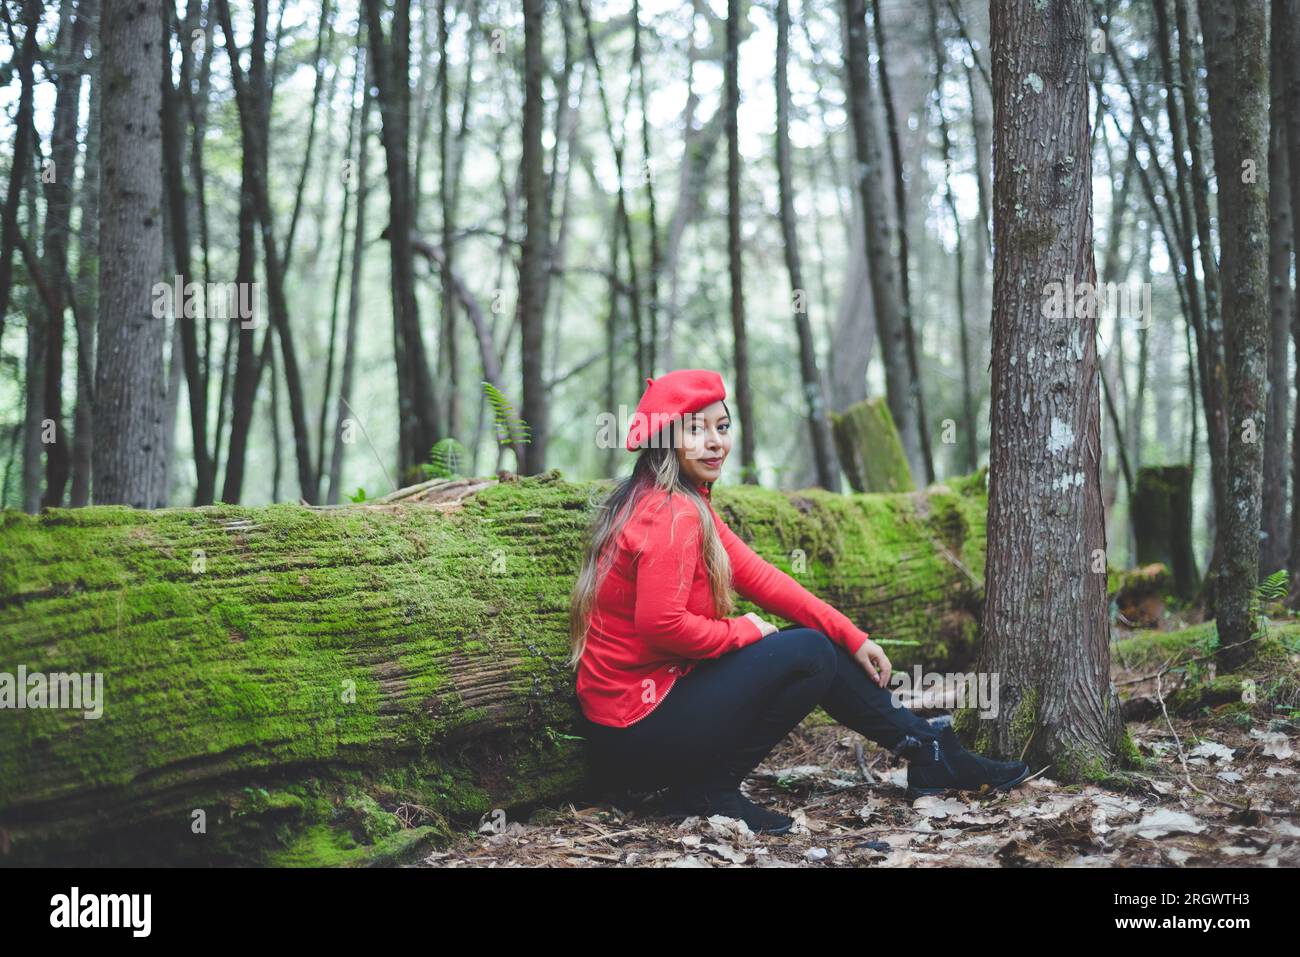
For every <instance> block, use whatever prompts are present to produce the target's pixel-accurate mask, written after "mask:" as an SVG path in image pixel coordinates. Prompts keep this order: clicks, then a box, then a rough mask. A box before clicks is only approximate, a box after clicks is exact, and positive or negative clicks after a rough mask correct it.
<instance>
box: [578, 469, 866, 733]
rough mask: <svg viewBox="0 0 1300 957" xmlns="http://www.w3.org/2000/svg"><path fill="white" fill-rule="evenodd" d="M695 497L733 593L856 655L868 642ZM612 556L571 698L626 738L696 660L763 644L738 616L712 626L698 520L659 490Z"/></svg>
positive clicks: (647, 497) (681, 500) (641, 506)
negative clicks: (725, 560)
mask: <svg viewBox="0 0 1300 957" xmlns="http://www.w3.org/2000/svg"><path fill="white" fill-rule="evenodd" d="M699 488H700V491H701V493H702V494H703V495H704V497H705V501H706V502H709V512H710V514H711V515H712V516H713V524H714V525H715V526H716V528H717V530H718V534H719V535H720V536H721V538H722V545H723V547H724V548H725V549H726V551H727V555H728V556H729V557H730V558H731V570H732V585H733V587H734V588H735V590H736V592H737V593H738V594H740V595H741V596H742V597H744V598H746V599H748V600H749V601H752V602H753V603H754V604H756V605H758V606H759V607H760V608H763V609H764V610H766V611H770V612H773V613H774V614H777V615H780V616H781V617H782V618H786V619H789V620H791V621H793V622H796V623H798V624H800V625H803V626H804V627H807V628H816V629H817V630H819V631H821V632H823V633H825V634H826V635H827V637H829V638H830V639H831V640H832V641H834V642H835V643H836V644H838V645H842V646H843V647H844V648H846V649H848V651H849V652H850V653H856V652H857V650H858V648H859V647H861V645H862V643H863V642H864V641H866V640H867V633H866V632H865V631H863V630H861V629H860V628H858V627H857V626H856V625H854V624H853V622H851V621H850V620H849V619H848V617H847V616H845V615H844V614H842V613H841V612H839V611H836V610H835V609H834V608H832V607H831V606H830V605H828V604H826V602H824V601H822V600H821V599H820V598H818V597H817V596H816V595H814V594H812V592H810V591H808V590H807V589H806V588H804V587H803V586H802V585H800V584H799V583H798V582H797V581H795V580H794V579H793V578H791V577H790V576H789V575H787V574H786V573H785V572H783V571H781V570H780V569H779V568H777V567H776V566H775V565H772V564H771V563H769V562H767V561H764V560H763V559H762V558H760V557H759V556H758V555H757V554H755V552H754V551H753V550H752V549H751V548H750V547H749V546H748V545H746V544H745V543H744V542H743V541H741V539H740V538H739V536H737V535H736V534H735V532H733V531H732V530H731V529H730V528H728V527H727V524H726V523H725V522H723V521H722V519H721V518H720V517H719V516H718V513H717V512H715V511H713V505H712V502H711V501H710V498H709V495H710V490H709V487H708V485H707V484H701V485H700V486H699ZM642 546H644V550H643V551H641V552H640V554H639V555H638V554H637V551H638V549H640V548H641V547H642ZM613 547H614V556H613V564H612V566H610V568H609V570H608V572H606V573H605V574H604V576H603V577H602V579H601V582H600V585H599V588H598V591H597V593H596V601H595V606H594V608H593V609H592V614H591V621H590V623H589V624H588V626H587V645H586V648H585V650H584V651H583V654H582V658H581V660H580V661H579V663H578V676H577V694H578V700H579V703H580V704H581V706H582V711H583V713H584V714H585V715H586V716H587V717H588V718H589V719H590V720H592V721H594V722H596V723H597V724H605V725H612V726H613V727H618V728H625V727H627V726H628V725H630V724H634V723H635V722H637V721H640V720H641V719H642V718H644V717H645V716H646V715H648V714H649V713H650V712H651V711H653V710H654V708H655V706H656V705H657V704H658V703H659V702H660V701H662V700H663V699H664V696H665V695H667V694H668V692H669V691H670V690H671V689H672V686H673V683H674V682H675V681H676V680H677V679H678V678H679V677H681V676H682V675H686V674H689V673H690V672H691V671H692V670H694V668H695V666H696V665H697V664H698V663H699V659H703V658H717V657H719V656H721V655H724V654H726V653H727V652H729V651H735V650H736V649H737V648H744V647H745V646H746V645H751V644H753V643H754V642H756V641H759V640H760V639H761V638H762V637H763V635H762V633H761V632H760V631H759V629H758V626H757V625H755V624H754V623H753V622H752V621H751V620H750V619H748V618H746V617H744V616H743V615H741V616H738V617H736V618H718V617H717V610H716V606H715V605H714V603H713V593H712V590H711V589H710V587H709V577H708V571H707V570H706V568H705V566H704V561H703V557H702V554H701V551H700V519H699V514H698V512H697V511H696V509H695V506H694V505H693V504H692V503H691V502H689V501H687V499H686V497H685V496H683V495H681V494H680V493H678V494H676V495H674V496H672V501H671V502H670V501H669V495H668V493H667V492H665V491H663V490H662V489H658V488H652V489H651V490H650V491H649V492H647V493H645V494H644V495H643V496H642V497H641V499H640V501H638V502H637V504H636V508H635V511H634V513H633V514H632V515H631V516H630V517H629V518H628V521H627V523H626V524H625V525H624V526H623V529H622V531H621V532H620V533H619V535H618V538H617V540H616V541H615V542H614V543H613ZM607 559H608V556H606V560H607ZM602 567H603V566H602Z"/></svg>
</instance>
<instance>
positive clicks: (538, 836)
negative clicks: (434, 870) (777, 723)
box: [422, 628, 1300, 867]
mask: <svg viewBox="0 0 1300 957" xmlns="http://www.w3.org/2000/svg"><path fill="white" fill-rule="evenodd" d="M1288 630H1289V628H1288ZM1135 648H1136V649H1137V650H1136V651H1135V650H1134V649H1135ZM1113 649H1114V650H1116V654H1114V655H1113V656H1112V657H1113V659H1114V666H1113V668H1112V679H1113V680H1114V681H1115V683H1116V685H1117V686H1118V687H1119V688H1120V691H1121V696H1122V697H1124V698H1130V697H1134V696H1137V697H1144V698H1145V699H1146V701H1147V702H1148V703H1149V706H1148V707H1146V708H1145V709H1135V710H1139V711H1141V710H1145V711H1146V712H1147V713H1148V715H1149V716H1147V717H1144V719H1143V720H1129V721H1128V729H1129V733H1130V735H1131V736H1132V739H1133V742H1134V744H1135V745H1136V746H1137V748H1138V750H1139V751H1140V753H1141V754H1142V756H1143V758H1145V759H1146V762H1145V765H1146V766H1145V767H1144V768H1143V769H1142V770H1141V771H1140V772H1137V773H1135V774H1133V775H1131V777H1130V782H1131V783H1130V786H1128V787H1111V786H1099V785H1095V784H1084V785H1078V784H1074V785H1067V784H1064V783H1062V782H1059V781H1056V780H1054V779H1052V778H1051V777H1050V776H1048V775H1047V774H1046V773H1044V772H1045V771H1046V770H1047V769H1043V770H1042V771H1039V772H1038V773H1036V774H1032V775H1031V777H1030V778H1029V779H1027V780H1026V781H1025V782H1024V783H1022V784H1020V785H1018V786H1016V787H1015V788H1014V789H1013V790H1012V791H1010V792H1007V793H1000V794H996V795H989V796H978V795H974V794H970V793H965V794H962V793H957V792H950V793H949V794H948V795H946V796H942V797H923V798H920V799H918V800H916V801H914V802H911V803H909V802H908V801H907V800H906V799H905V797H904V789H905V787H906V774H907V770H906V763H905V762H902V761H899V762H895V761H894V759H893V758H892V757H891V756H890V755H889V753H888V752H887V751H884V750H882V749H879V748H876V747H875V746H874V745H873V744H872V743H871V742H870V741H867V740H866V739H865V738H863V737H862V736H861V735H858V734H856V733H854V732H852V731H849V730H848V729H846V728H844V727H843V726H841V725H838V724H833V723H823V722H819V721H818V720H817V713H814V715H811V716H809V718H808V719H806V720H805V721H804V722H803V723H802V724H801V725H800V726H799V727H798V728H796V729H795V730H794V731H793V732H792V733H791V734H790V735H789V736H787V737H786V739H785V740H784V741H782V742H781V743H780V744H779V745H778V746H777V747H776V749H775V750H773V752H772V753H771V754H769V755H768V757H767V760H766V761H764V762H763V763H762V764H761V765H760V766H759V767H758V768H757V769H756V770H755V771H754V772H753V773H752V774H751V775H750V776H749V777H748V778H747V779H746V782H745V785H744V789H745V790H746V791H747V792H748V794H749V797H750V798H751V800H754V801H755V802H757V803H759V804H764V805H766V806H768V807H771V808H773V809H775V810H779V811H781V812H783V813H786V814H789V815H791V816H793V817H794V818H795V827H794V828H793V830H792V831H791V832H789V833H787V834H784V835H767V834H762V835H754V834H752V833H750V831H749V829H748V828H747V827H746V826H745V824H744V823H743V822H740V821H736V820H732V819H728V818H724V817H721V816H715V817H712V818H707V819H706V818H699V817H693V818H688V819H686V820H680V819H670V818H664V817H662V816H658V815H657V813H656V812H657V801H656V800H654V799H653V798H652V799H649V800H647V801H645V802H644V803H643V804H642V805H641V806H639V807H627V808H624V807H615V806H612V805H609V804H602V805H597V806H578V805H575V804H572V803H570V804H566V805H564V806H562V807H545V808H540V809H538V810H536V811H534V812H533V814H532V815H531V817H530V818H529V820H528V821H526V822H524V821H515V820H508V821H507V822H506V823H504V824H502V823H501V822H500V816H499V815H498V816H497V817H495V818H492V817H489V818H486V819H485V820H484V822H483V823H482V824H481V825H480V827H479V829H478V831H477V833H473V834H466V835H464V836H462V837H461V838H458V839H457V840H456V841H454V842H453V843H452V844H451V845H449V846H448V847H445V848H443V849H441V850H439V851H436V852H434V853H433V854H431V855H429V856H428V857H427V858H425V860H424V861H423V862H422V865H423V866H431V867H536V866H547V867H575V866H581V867H591V866H642V867H840V866H858V867H861V866H882V867H947V866H963V867H1005V866H1012V867H1016V866H1027V867H1036V866H1037V867H1043V866H1046V867H1058V866H1066V867H1145V866H1181V865H1188V866H1196V867H1219V866H1227V867H1242V866H1247V867H1279V866H1283V867H1286V866H1291V867H1294V866H1298V865H1300V820H1297V814H1300V721H1297V720H1296V713H1295V711H1294V709H1290V710H1287V709H1282V710H1281V711H1279V710H1277V709H1276V707H1275V705H1276V699H1275V697H1274V698H1267V695H1266V691H1267V690H1268V689H1269V688H1271V689H1273V691H1276V689H1277V687H1278V675H1277V668H1278V665H1279V661H1280V663H1281V667H1282V668H1283V669H1285V670H1286V671H1287V672H1288V673H1287V674H1286V675H1285V676H1284V679H1283V680H1284V681H1285V682H1286V687H1288V688H1294V678H1295V674H1296V673H1297V671H1300V668H1298V667H1297V666H1300V653H1297V648H1296V645H1295V643H1294V642H1293V641H1288V642H1286V643H1285V644H1284V645H1283V646H1282V650H1283V652H1284V654H1283V655H1282V656H1281V657H1278V656H1274V657H1273V658H1272V660H1271V662H1270V663H1268V664H1267V665H1265V666H1257V667H1256V668H1255V669H1254V672H1252V676H1253V677H1256V678H1257V679H1258V683H1259V688H1260V693H1261V700H1260V701H1259V702H1258V703H1255V702H1253V701H1252V702H1250V703H1249V704H1244V705H1243V704H1242V702H1241V701H1230V702H1226V703H1219V704H1217V705H1215V704H1209V703H1207V704H1201V703H1200V701H1201V700H1210V699H1197V701H1196V702H1195V703H1194V704H1193V705H1191V706H1188V705H1187V704H1186V697H1185V695H1186V691H1187V690H1188V689H1187V688H1184V689H1182V690H1183V692H1184V698H1183V699H1182V702H1183V703H1182V707H1181V710H1175V708H1174V707H1173V704H1174V703H1175V702H1177V701H1179V699H1178V698H1177V694H1178V690H1177V688H1178V685H1180V684H1184V685H1188V684H1190V685H1194V686H1196V688H1197V689H1208V688H1211V687H1213V686H1214V684H1215V680H1216V678H1215V675H1214V674H1213V669H1212V668H1210V669H1209V673H1208V674H1207V673H1205V670H1204V668H1198V666H1197V664H1196V663H1195V662H1192V663H1191V665H1190V667H1186V666H1185V667H1181V668H1177V669H1173V670H1171V671H1164V673H1163V674H1162V675H1161V678H1160V680H1159V684H1158V687H1156V686H1157V682H1155V681H1143V680H1140V679H1143V678H1145V677H1147V676H1149V675H1151V674H1154V673H1157V672H1159V671H1160V670H1161V669H1160V668H1159V667H1156V668H1154V669H1153V666H1152V662H1153V661H1155V662H1161V661H1163V663H1164V665H1165V666H1166V667H1167V666H1168V661H1167V660H1165V659H1163V658H1162V657H1161V656H1162V655H1163V654H1164V653H1165V652H1167V651H1168V647H1167V646H1161V645H1159V644H1158V643H1156V642H1150V643H1147V644H1142V643H1139V644H1136V645H1135V644H1134V643H1133V642H1131V641H1130V642H1124V643H1122V644H1120V645H1117V646H1113ZM1193 650H1198V649H1195V648H1194V649H1193ZM1183 657H1188V656H1187V655H1184V656H1183ZM1224 677H1225V676H1219V679H1218V680H1219V681H1220V682H1221V681H1222V679H1223V678H1224ZM1253 687H1254V686H1252V688H1253ZM1266 699H1267V700H1266ZM1162 700H1163V701H1164V702H1166V703H1168V704H1169V705H1170V706H1169V707H1164V708H1162V707H1161V703H1162ZM1127 710H1128V709H1127V708H1126V711H1127ZM1151 712H1154V713H1153V714H1152V713H1151ZM859 754H860V756H859ZM1035 770H1037V769H1035ZM1261 808H1263V809H1269V810H1260V809H1261ZM1273 812H1280V813H1273Z"/></svg>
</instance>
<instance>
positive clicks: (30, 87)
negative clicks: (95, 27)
mask: <svg viewBox="0 0 1300 957" xmlns="http://www.w3.org/2000/svg"><path fill="white" fill-rule="evenodd" d="M43 12H44V4H42V3H41V2H40V0H31V2H29V3H25V4H23V27H24V29H25V31H26V32H25V33H24V34H23V45H22V48H21V49H20V50H18V51H17V52H16V53H15V54H14V60H13V65H14V67H15V72H17V74H18V82H19V87H18V109H17V111H16V112H15V114H14V143H13V163H12V165H11V166H10V168H9V189H8V192H6V193H5V205H4V221H3V224H0V337H3V336H4V331H5V317H6V316H8V315H9V296H10V293H11V292H12V291H13V257H14V252H15V251H16V250H17V248H18V203H19V200H20V199H21V198H22V192H23V182H24V180H25V179H26V178H27V175H28V171H29V170H30V167H29V166H28V159H27V157H28V156H29V154H30V153H31V151H32V131H33V129H34V127H33V126H32V113H33V110H34V109H35V106H34V102H35V95H36V94H35V88H36V83H35V77H34V75H33V72H32V68H33V66H34V64H35V63H36V54H37V52H38V48H37V43H36V30H37V28H38V27H39V26H40V22H41V15H42V13H43Z"/></svg>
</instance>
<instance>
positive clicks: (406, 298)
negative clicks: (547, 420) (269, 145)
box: [365, 0, 441, 475]
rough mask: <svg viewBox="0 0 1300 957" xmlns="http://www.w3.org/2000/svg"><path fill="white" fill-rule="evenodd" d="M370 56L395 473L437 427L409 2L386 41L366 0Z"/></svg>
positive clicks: (375, 9)
mask: <svg viewBox="0 0 1300 957" xmlns="http://www.w3.org/2000/svg"><path fill="white" fill-rule="evenodd" d="M365 5H366V28H367V34H368V36H369V40H370V59H371V62H372V64H373V66H372V69H373V71H374V76H375V85H376V87H377V88H378V91H379V95H378V103H379V112H380V115H381V116H382V117H383V121H382V124H381V130H382V134H383V135H382V139H383V143H384V157H385V160H386V164H385V165H386V168H387V171H388V193H389V214H388V217H389V218H388V240H389V247H390V252H391V255H392V288H393V333H394V334H393V340H394V341H393V351H394V356H395V358H396V361H397V389H398V418H399V427H400V448H399V456H398V466H399V471H400V472H401V473H402V474H404V475H405V474H409V473H410V472H411V470H413V469H415V468H416V467H417V466H418V465H419V464H420V463H422V462H425V461H426V460H427V458H428V455H429V452H430V450H431V449H432V448H433V444H434V443H435V442H436V441H438V438H439V435H438V433H439V431H440V430H441V425H440V423H439V421H438V419H439V417H438V411H437V408H436V407H435V403H434V399H433V380H432V377H431V376H430V374H429V362H428V358H427V356H426V353H425V349H424V335H423V333H422V332H421V331H420V315H419V306H418V304H417V302H416V298H415V260H414V253H413V251H412V249H411V231H412V229H413V227H414V225H415V224H414V223H413V222H412V220H411V195H412V184H411V172H410V149H411V147H410V120H411V116H410V108H411V85H410V80H409V73H410V62H411V57H410V53H411V50H410V45H411V4H410V0H396V3H395V4H394V8H393V16H392V24H393V27H392V36H391V37H390V38H389V39H388V40H387V42H385V39H384V30H383V11H382V8H383V6H384V5H383V3H382V0H365Z"/></svg>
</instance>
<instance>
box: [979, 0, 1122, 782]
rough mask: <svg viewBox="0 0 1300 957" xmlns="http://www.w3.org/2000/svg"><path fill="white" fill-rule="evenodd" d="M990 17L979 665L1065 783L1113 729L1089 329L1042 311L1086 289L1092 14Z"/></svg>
mask: <svg viewBox="0 0 1300 957" xmlns="http://www.w3.org/2000/svg"><path fill="white" fill-rule="evenodd" d="M990 11H991V27H990V35H991V36H992V41H993V43H992V51H991V53H992V57H991V59H992V63H993V109H994V117H993V129H994V131H995V132H994V137H995V139H994V145H993V155H994V160H995V166H994V171H993V172H994V187H993V188H994V211H993V225H994V242H993V248H994V296H993V303H994V309H993V397H992V402H993V409H992V441H991V449H990V461H989V515H988V558H987V562H986V565H985V582H986V585H985V603H984V622H983V624H984V632H983V633H984V643H983V646H982V648H981V651H980V658H979V664H978V667H977V669H976V670H977V671H978V672H980V673H990V674H997V675H999V676H1000V686H999V693H1000V700H999V710H998V715H997V717H996V718H995V719H993V724H992V727H991V729H990V730H991V732H992V735H991V739H992V741H993V751H994V752H995V753H996V754H998V755H999V756H1001V757H1018V756H1020V755H1021V753H1022V752H1023V753H1024V759H1025V760H1026V761H1028V762H1029V763H1030V765H1031V766H1042V765H1043V764H1051V765H1053V766H1054V767H1055V768H1056V770H1057V773H1058V774H1060V775H1061V776H1063V777H1064V778H1066V779H1070V780H1075V779H1079V778H1081V777H1082V776H1083V775H1084V774H1085V769H1087V768H1088V767H1090V766H1093V767H1095V766H1096V765H1097V764H1098V763H1100V764H1101V765H1102V766H1103V767H1104V766H1108V765H1111V764H1113V763H1114V761H1115V759H1116V755H1117V754H1118V753H1119V749H1120V745H1121V739H1122V736H1123V731H1124V725H1123V719H1122V716H1121V713H1120V707H1119V699H1118V697H1117V696H1116V694H1115V690H1114V687H1113V686H1111V685H1110V682H1109V669H1110V648H1109V637H1110V636H1109V630H1110V629H1109V615H1108V611H1107V602H1106V561H1105V555H1106V527H1105V520H1104V516H1103V513H1102V503H1101V486H1100V481H1099V479H1100V452H1101V408H1100V401H1099V399H1100V396H1099V394H1098V386H1097V376H1098V361H1097V334H1096V326H1097V320H1096V315H1095V312H1094V311H1093V310H1090V309H1084V310H1082V311H1083V312H1084V313H1085V314H1084V315H1072V314H1070V313H1069V312H1068V311H1067V310H1065V309H1062V308H1054V307H1053V306H1052V303H1053V301H1055V303H1056V306H1058V307H1059V306H1060V305H1061V302H1060V298H1059V297H1060V292H1061V289H1062V287H1063V286H1067V285H1070V286H1073V287H1077V286H1078V285H1080V284H1081V283H1084V282H1087V283H1095V282H1096V278H1097V271H1096V267H1095V264H1094V260H1093V245H1092V216H1091V205H1092V157H1091V151H1090V149H1089V135H1088V70H1087V60H1088V29H1087V27H1088V22H1089V14H1088V4H1087V2H1086V0H1062V2H1058V3H1055V4H1052V5H1050V6H1042V5H1041V4H1037V3H1036V2H1035V0H993V2H992V4H991V7H990ZM1054 292H1055V297H1054V295H1053V293H1054ZM1068 298H1070V299H1072V298H1073V296H1072V294H1070V295H1069V296H1068ZM972 717H974V712H973V711H968V712H964V713H963V714H962V715H961V719H962V721H961V724H960V726H959V730H960V731H963V732H968V731H970V730H973V729H972V728H970V725H971V724H974V723H976V722H972V721H970V720H969V719H970V718H972Z"/></svg>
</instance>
